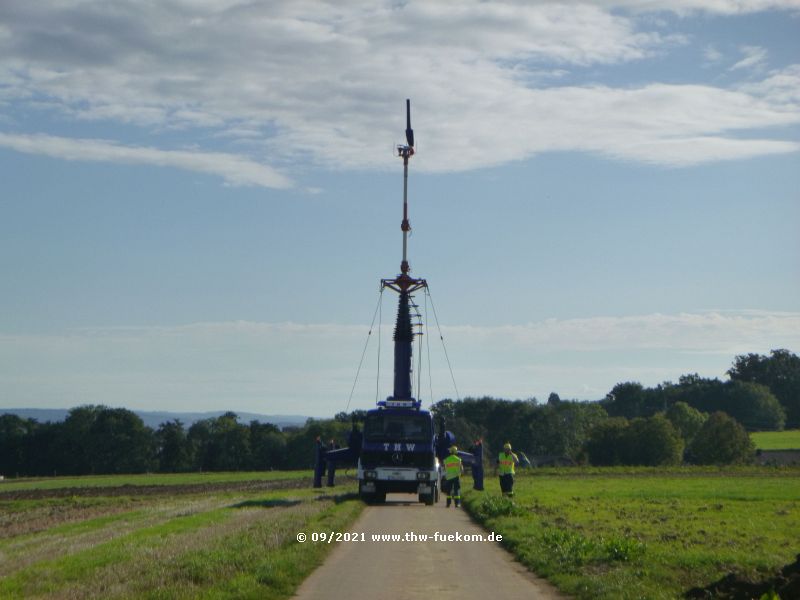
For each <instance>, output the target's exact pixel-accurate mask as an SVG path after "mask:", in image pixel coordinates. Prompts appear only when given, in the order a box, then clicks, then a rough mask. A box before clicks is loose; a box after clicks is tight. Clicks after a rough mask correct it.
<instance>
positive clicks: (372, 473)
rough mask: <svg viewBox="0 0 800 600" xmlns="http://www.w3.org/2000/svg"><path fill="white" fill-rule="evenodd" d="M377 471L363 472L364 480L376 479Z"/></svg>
mask: <svg viewBox="0 0 800 600" xmlns="http://www.w3.org/2000/svg"><path fill="white" fill-rule="evenodd" d="M377 478H378V473H377V471H364V479H377Z"/></svg>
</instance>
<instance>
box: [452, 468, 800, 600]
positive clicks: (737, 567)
mask: <svg viewBox="0 0 800 600" xmlns="http://www.w3.org/2000/svg"><path fill="white" fill-rule="evenodd" d="M487 483H488V485H487V490H486V491H485V492H475V491H470V492H468V493H467V494H466V495H465V505H466V506H467V508H468V510H469V511H470V513H471V514H473V516H475V517H476V518H477V519H478V520H479V521H481V522H482V523H483V524H484V525H485V526H486V527H487V528H488V529H490V530H493V531H496V532H499V533H502V534H503V535H504V538H505V539H504V543H505V544H506V545H507V547H508V548H509V549H510V550H511V551H512V552H514V554H516V556H517V557H518V559H519V560H520V561H521V562H522V563H524V564H525V565H527V566H528V567H529V568H531V569H532V570H534V571H535V572H536V573H537V574H539V575H540V576H543V577H546V578H547V579H549V580H550V581H552V582H553V583H554V584H556V585H557V586H558V587H559V588H560V589H561V590H562V591H564V592H566V593H568V594H571V595H573V596H575V597H576V598H586V599H589V598H591V599H599V598H608V599H617V598H648V599H650V598H653V599H657V598H679V597H681V596H682V595H683V594H684V593H685V592H686V591H687V590H688V589H690V588H692V587H695V586H705V585H708V584H710V583H711V582H713V581H716V580H718V579H720V578H721V577H722V576H724V575H726V574H728V573H730V572H735V573H737V574H740V575H743V576H746V577H749V578H751V579H753V580H759V579H763V578H764V577H765V576H767V575H770V574H773V573H774V572H775V570H777V569H778V568H780V567H782V566H783V565H784V564H787V563H789V562H792V561H793V560H794V558H795V555H796V554H797V552H798V551H800V546H798V542H797V540H800V469H781V470H778V469H769V468H739V469H734V470H720V469H708V468H705V469H691V468H682V469H669V470H663V471H662V470H657V469H605V470H603V469H588V470H583V469H560V470H544V469H543V470H538V471H534V472H533V473H528V474H523V475H518V477H517V484H516V486H515V492H516V494H515V498H514V502H513V504H511V503H509V502H504V501H503V499H502V498H501V497H500V495H499V485H498V484H497V481H496V479H491V480H490V481H488V482H487Z"/></svg>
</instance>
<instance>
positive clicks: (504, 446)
mask: <svg viewBox="0 0 800 600" xmlns="http://www.w3.org/2000/svg"><path fill="white" fill-rule="evenodd" d="M503 450H508V451H509V452H511V442H506V443H505V444H503Z"/></svg>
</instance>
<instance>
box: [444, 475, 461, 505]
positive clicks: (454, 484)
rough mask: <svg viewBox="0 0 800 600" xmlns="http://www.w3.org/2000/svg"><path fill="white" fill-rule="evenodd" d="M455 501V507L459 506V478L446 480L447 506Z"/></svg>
mask: <svg viewBox="0 0 800 600" xmlns="http://www.w3.org/2000/svg"><path fill="white" fill-rule="evenodd" d="M451 500H455V501H456V506H458V505H460V504H461V478H460V477H456V478H455V479H448V480H447V506H450V501H451Z"/></svg>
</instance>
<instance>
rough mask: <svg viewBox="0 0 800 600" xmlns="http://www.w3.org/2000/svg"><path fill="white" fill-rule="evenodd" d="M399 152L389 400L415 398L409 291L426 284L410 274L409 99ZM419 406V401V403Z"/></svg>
mask: <svg viewBox="0 0 800 600" xmlns="http://www.w3.org/2000/svg"><path fill="white" fill-rule="evenodd" d="M397 155H398V156H399V157H401V158H402V159H403V220H402V222H401V223H400V230H401V231H402V232H403V258H402V261H401V262H400V274H399V275H398V276H397V277H395V278H394V279H382V280H381V289H383V288H385V287H388V288H390V289H392V290H394V291H395V292H397V293H398V294H399V299H398V304H397V322H396V325H395V330H394V390H393V395H392V396H391V397H389V398H388V400H395V401H403V400H405V401H408V400H411V401H414V398H412V397H411V364H412V363H411V355H412V348H413V341H414V332H413V329H412V326H411V312H410V308H409V301H410V295H411V294H412V293H413V292H415V291H416V290H419V289H421V288H427V287H428V283H427V282H426V281H425V280H424V279H415V278H413V277H411V276H410V275H409V272H410V271H411V267H410V266H409V264H408V234H409V232H410V231H411V223H410V222H409V220H408V161H409V159H410V158H411V157H412V156H414V130H413V129H411V100H408V99H407V100H406V143H405V144H402V145H398V146H397ZM417 407H418V403H417Z"/></svg>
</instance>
